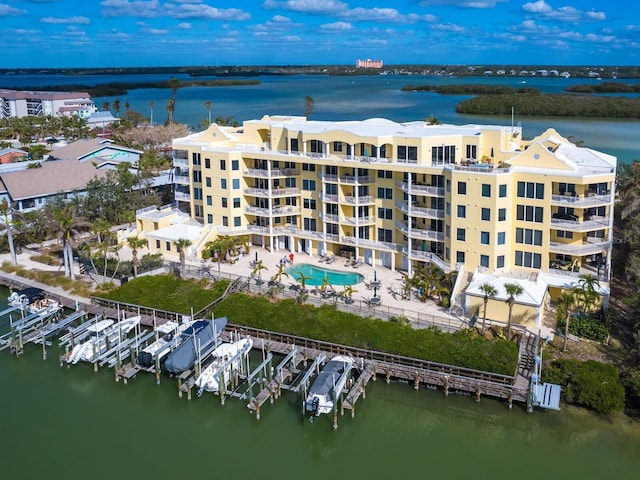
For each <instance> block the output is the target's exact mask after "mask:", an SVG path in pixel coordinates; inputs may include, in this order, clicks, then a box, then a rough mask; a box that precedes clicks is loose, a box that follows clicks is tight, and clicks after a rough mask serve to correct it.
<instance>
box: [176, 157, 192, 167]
mask: <svg viewBox="0 0 640 480" xmlns="http://www.w3.org/2000/svg"><path fill="white" fill-rule="evenodd" d="M173 166H174V167H189V159H188V158H177V157H173Z"/></svg>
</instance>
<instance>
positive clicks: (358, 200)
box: [342, 195, 375, 205]
mask: <svg viewBox="0 0 640 480" xmlns="http://www.w3.org/2000/svg"><path fill="white" fill-rule="evenodd" d="M342 202H343V203H348V204H349V205H367V204H371V203H374V202H375V200H374V198H373V197H372V196H371V195H363V196H361V197H354V196H353V195H348V196H346V197H342Z"/></svg>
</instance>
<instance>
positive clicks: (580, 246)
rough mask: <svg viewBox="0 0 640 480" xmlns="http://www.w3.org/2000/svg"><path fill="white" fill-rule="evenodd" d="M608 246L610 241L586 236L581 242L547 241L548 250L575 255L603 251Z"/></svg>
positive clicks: (606, 249)
mask: <svg viewBox="0 0 640 480" xmlns="http://www.w3.org/2000/svg"><path fill="white" fill-rule="evenodd" d="M610 248H611V242H608V241H605V240H603V239H601V238H595V237H588V238H587V241H586V242H582V243H560V242H549V252H551V253H562V254H565V255H575V256H584V255H595V254H597V253H604V252H607V251H608V250H609V249H610Z"/></svg>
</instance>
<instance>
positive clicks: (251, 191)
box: [244, 188, 300, 198]
mask: <svg viewBox="0 0 640 480" xmlns="http://www.w3.org/2000/svg"><path fill="white" fill-rule="evenodd" d="M244 193H245V195H251V196H253V197H263V198H269V189H267V188H245V189H244ZM294 195H300V189H299V188H274V189H272V190H271V197H286V196H294Z"/></svg>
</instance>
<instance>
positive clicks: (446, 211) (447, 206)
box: [444, 202, 451, 215]
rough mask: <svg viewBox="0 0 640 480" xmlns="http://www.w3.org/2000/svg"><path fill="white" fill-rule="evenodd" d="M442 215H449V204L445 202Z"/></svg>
mask: <svg viewBox="0 0 640 480" xmlns="http://www.w3.org/2000/svg"><path fill="white" fill-rule="evenodd" d="M444 213H446V214H447V215H451V204H450V203H449V202H447V203H446V205H445V206H444Z"/></svg>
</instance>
